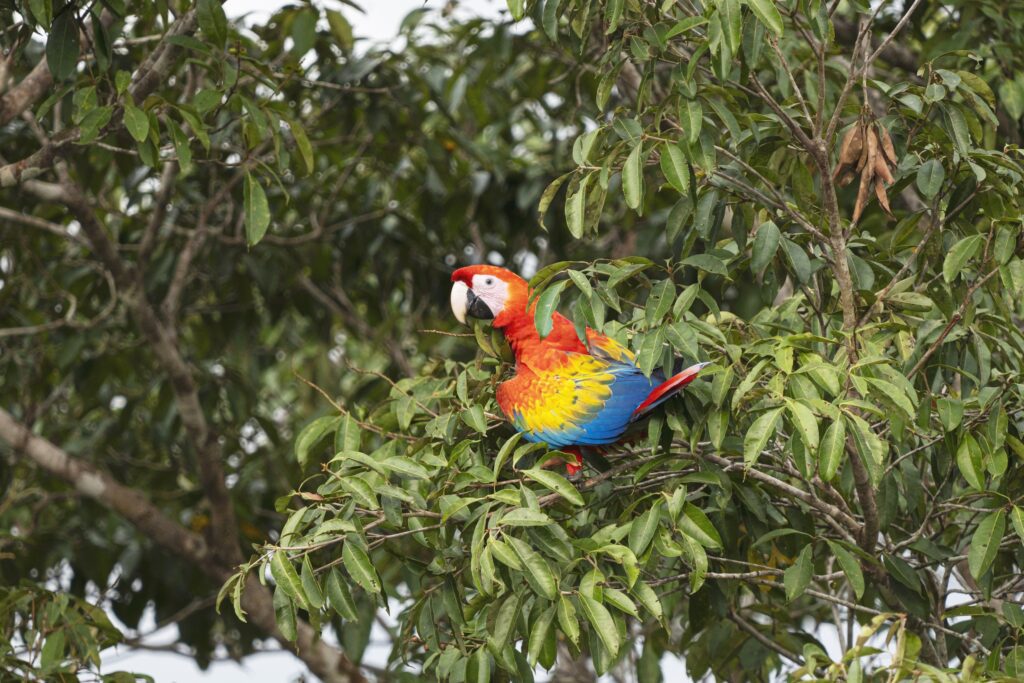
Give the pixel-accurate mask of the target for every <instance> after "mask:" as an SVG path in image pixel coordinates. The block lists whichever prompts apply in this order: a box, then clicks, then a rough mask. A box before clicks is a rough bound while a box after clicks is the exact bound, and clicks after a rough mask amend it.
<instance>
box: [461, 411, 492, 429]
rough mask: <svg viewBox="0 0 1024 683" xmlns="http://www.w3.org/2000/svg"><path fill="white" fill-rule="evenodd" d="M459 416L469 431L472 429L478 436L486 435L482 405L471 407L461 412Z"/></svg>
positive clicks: (485, 420) (485, 418) (485, 422)
mask: <svg viewBox="0 0 1024 683" xmlns="http://www.w3.org/2000/svg"><path fill="white" fill-rule="evenodd" d="M459 416H460V417H461V418H462V421H463V422H465V423H466V426H467V427H469V428H470V429H474V430H476V431H477V432H479V433H480V434H486V433H487V416H486V415H484V407H483V406H482V405H480V404H475V405H472V406H470V407H469V408H466V409H465V410H463V411H462V413H460V415H459Z"/></svg>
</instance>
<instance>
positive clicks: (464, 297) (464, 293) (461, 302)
mask: <svg viewBox="0 0 1024 683" xmlns="http://www.w3.org/2000/svg"><path fill="white" fill-rule="evenodd" d="M451 304H452V313H454V314H455V319H456V320H458V321H459V322H460V323H462V324H463V325H465V324H466V316H467V315H468V316H472V317H474V318H479V319H481V320H490V319H492V318H493V317H494V313H493V312H492V311H491V309H490V308H489V307H488V306H487V304H486V303H485V302H484V300H483V299H481V298H480V297H478V296H477V295H476V292H474V291H473V290H472V289H470V288H469V286H468V285H467V284H466V283H465V282H456V283H455V284H453V285H452V295H451Z"/></svg>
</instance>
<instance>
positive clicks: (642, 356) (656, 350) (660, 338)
mask: <svg viewBox="0 0 1024 683" xmlns="http://www.w3.org/2000/svg"><path fill="white" fill-rule="evenodd" d="M665 336H666V334H665V328H664V327H659V328H657V329H655V330H654V331H653V332H648V333H647V334H646V335H644V338H643V342H642V343H641V345H640V350H639V351H638V352H637V354H636V366H637V367H638V368H640V372H642V373H644V375H645V376H646V377H650V376H651V373H652V372H654V368H655V367H656V366H658V365H659V364H660V362H661V358H662V354H663V352H664V350H665Z"/></svg>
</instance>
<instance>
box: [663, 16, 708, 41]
mask: <svg viewBox="0 0 1024 683" xmlns="http://www.w3.org/2000/svg"><path fill="white" fill-rule="evenodd" d="M706 23H708V20H707V17H701V16H693V17H686V18H685V19H683V20H681V21H678V22H676V24H675V25H674V26H673V27H672V28H670V29H669V30H668V32H667V33H666V34H665V38H664V39H665V40H671V39H672V38H675V37H676V36H678V35H682V34H684V33H686V32H687V31H689V30H690V29H692V28H696V27H697V26H703V25H704V24H706Z"/></svg>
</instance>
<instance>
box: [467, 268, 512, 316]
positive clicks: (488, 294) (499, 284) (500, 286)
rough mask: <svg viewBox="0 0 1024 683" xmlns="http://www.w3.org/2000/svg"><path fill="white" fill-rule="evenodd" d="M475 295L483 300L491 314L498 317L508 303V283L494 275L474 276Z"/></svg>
mask: <svg viewBox="0 0 1024 683" xmlns="http://www.w3.org/2000/svg"><path fill="white" fill-rule="evenodd" d="M473 293H474V294H476V295H477V296H478V297H480V298H481V299H483V300H484V303H485V304H487V308H489V309H491V313H493V314H494V315H495V316H497V315H498V314H499V313H501V311H502V310H503V309H504V308H505V302H506V301H508V283H507V282H505V281H504V280H502V279H501V278H498V277H495V276H493V275H484V274H480V275H474V276H473Z"/></svg>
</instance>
